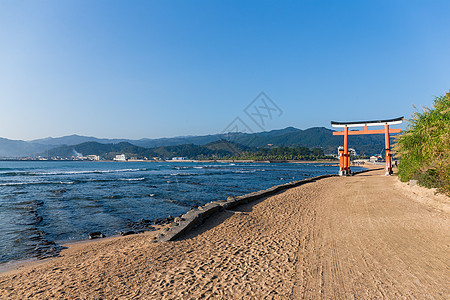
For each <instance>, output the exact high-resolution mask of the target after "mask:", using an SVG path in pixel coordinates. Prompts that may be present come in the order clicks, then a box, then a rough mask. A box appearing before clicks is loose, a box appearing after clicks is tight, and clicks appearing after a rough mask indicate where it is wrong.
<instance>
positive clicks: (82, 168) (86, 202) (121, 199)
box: [0, 161, 363, 263]
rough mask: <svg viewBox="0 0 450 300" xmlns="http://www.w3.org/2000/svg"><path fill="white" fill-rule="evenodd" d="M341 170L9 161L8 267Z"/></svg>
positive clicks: (3, 177)
mask: <svg viewBox="0 0 450 300" xmlns="http://www.w3.org/2000/svg"><path fill="white" fill-rule="evenodd" d="M361 169H363V168H353V170H354V171H358V170H361ZM337 171H338V170H337V167H336V166H332V165H330V164H322V163H307V164H297V163H277V164H274V163H228V162H227V163H216V162H101V161H100V162H85V161H70V162H64V161H14V162H10V161H1V162H0V241H1V242H0V243H1V247H0V263H5V262H10V261H15V260H23V259H29V258H45V257H49V256H53V255H56V254H57V253H58V252H59V251H60V250H61V246H60V244H61V243H65V242H70V241H78V240H85V239H87V238H88V233H89V232H93V231H100V232H102V233H103V234H104V235H106V236H112V235H117V234H118V233H119V232H120V231H129V230H136V228H140V229H145V224H149V223H148V222H149V220H154V219H157V218H158V219H161V218H166V217H168V216H169V215H171V216H178V215H180V214H183V213H185V212H187V211H189V210H190V209H191V208H193V207H197V206H199V205H203V204H205V203H208V202H210V201H215V200H220V199H226V198H227V197H228V196H232V195H233V196H237V195H242V194H246V193H249V192H253V191H258V190H262V189H267V188H269V187H271V186H274V185H279V184H283V183H286V182H290V181H293V180H301V179H304V178H308V177H313V176H318V175H323V174H336V173H337ZM138 225H139V226H141V225H144V227H142V226H141V227H139V226H138Z"/></svg>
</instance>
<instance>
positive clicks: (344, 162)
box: [331, 117, 403, 176]
mask: <svg viewBox="0 0 450 300" xmlns="http://www.w3.org/2000/svg"><path fill="white" fill-rule="evenodd" d="M402 122H403V117H400V118H396V119H390V120H379V121H360V122H334V121H331V126H332V127H341V128H344V131H334V132H333V135H343V136H344V147H339V175H341V176H345V175H350V174H351V171H350V154H349V153H348V136H349V135H358V134H383V133H384V141H385V145H386V147H385V149H386V173H385V174H386V175H390V174H392V152H391V145H390V141H389V133H399V132H402V130H401V129H390V128H389V125H396V124H401V123H402ZM363 126H364V130H349V127H363ZM368 126H384V129H374V130H369V129H367V127H368Z"/></svg>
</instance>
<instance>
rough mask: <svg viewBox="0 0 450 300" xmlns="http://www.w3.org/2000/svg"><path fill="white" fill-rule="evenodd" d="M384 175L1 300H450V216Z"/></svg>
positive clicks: (232, 219)
mask: <svg viewBox="0 0 450 300" xmlns="http://www.w3.org/2000/svg"><path fill="white" fill-rule="evenodd" d="M383 173H384V171H372V172H369V173H365V174H360V175H357V176H353V177H347V178H336V177H335V178H328V179H323V180H320V181H317V182H314V183H308V184H305V185H303V186H300V187H297V188H293V189H290V190H288V191H286V192H283V193H281V194H279V195H276V196H273V197H270V198H267V199H265V200H263V201H259V202H256V203H252V204H249V205H246V206H241V207H239V209H238V210H235V211H225V212H222V213H219V214H216V215H214V216H213V217H212V218H211V219H209V220H208V221H207V222H206V223H205V224H204V225H203V226H201V227H200V228H198V229H196V231H193V232H191V233H190V234H189V235H188V236H186V237H185V238H183V240H179V241H176V242H168V243H158V244H151V243H149V241H150V240H151V234H147V235H139V236H133V237H124V238H118V239H115V240H109V241H102V242H99V243H96V244H87V245H84V246H79V247H78V248H77V247H75V248H74V249H70V250H68V251H66V252H64V257H61V258H57V259H54V260H52V261H50V262H48V263H46V264H44V265H40V266H35V267H31V268H25V269H24V270H20V271H19V272H16V274H9V275H4V276H0V295H1V296H2V298H17V299H24V298H27V297H29V298H33V297H34V298H48V297H55V298H64V297H67V298H76V297H79V298H87V299H90V298H93V299H95V298H116V297H117V298H123V299H129V298H136V299H138V298H141V299H142V298H144V299H161V298H163V299H164V298H167V299H172V298H173V299H198V298H202V297H204V298H209V297H211V298H227V299H240V298H244V299H245V298H257V299H259V298H275V299H302V298H304V299H318V298H319V299H320V298H324V299H346V298H352V299H354V298H358V299H368V298H377V299H378V298H386V299H399V298H400V299H401V298H406V299H409V298H412V299H427V298H429V299H449V298H450V291H449V286H450V281H449V278H450V269H449V266H450V251H449V250H450V218H449V215H448V212H446V211H445V210H440V209H438V208H436V206H433V205H428V204H427V203H424V202H423V201H421V202H420V201H416V200H414V197H408V195H407V193H405V191H404V190H402V189H401V188H399V186H398V183H397V182H396V181H397V179H396V178H395V177H385V176H384V175H383ZM429 201H430V202H432V201H433V199H429ZM441 202H442V201H441ZM442 205H444V206H445V205H447V206H448V205H449V203H448V202H447V203H444V204H442V203H441V206H442Z"/></svg>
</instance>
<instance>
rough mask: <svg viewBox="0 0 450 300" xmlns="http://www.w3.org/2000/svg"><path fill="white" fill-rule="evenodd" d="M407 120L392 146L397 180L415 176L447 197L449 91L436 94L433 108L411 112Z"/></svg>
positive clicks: (449, 184) (449, 178) (449, 179)
mask: <svg viewBox="0 0 450 300" xmlns="http://www.w3.org/2000/svg"><path fill="white" fill-rule="evenodd" d="M408 122H409V125H408V128H407V129H406V131H405V132H404V133H403V134H401V135H399V136H398V137H397V140H396V143H395V146H394V150H395V151H396V155H397V157H399V158H400V165H399V168H398V176H399V178H400V180H401V181H409V180H410V179H417V180H418V182H419V184H420V185H422V186H425V187H428V188H437V189H438V191H439V192H441V193H444V194H446V195H449V196H450V93H447V94H446V95H444V96H441V97H436V98H435V100H434V103H433V108H431V109H430V108H427V107H425V108H424V109H423V112H415V113H414V114H413V115H412V116H411V119H410V120H408Z"/></svg>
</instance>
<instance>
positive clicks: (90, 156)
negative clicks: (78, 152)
mask: <svg viewBox="0 0 450 300" xmlns="http://www.w3.org/2000/svg"><path fill="white" fill-rule="evenodd" d="M86 159H88V160H100V156H98V155H88V156H86Z"/></svg>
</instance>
